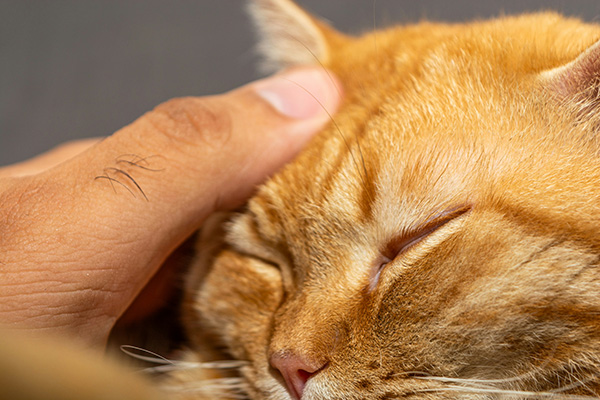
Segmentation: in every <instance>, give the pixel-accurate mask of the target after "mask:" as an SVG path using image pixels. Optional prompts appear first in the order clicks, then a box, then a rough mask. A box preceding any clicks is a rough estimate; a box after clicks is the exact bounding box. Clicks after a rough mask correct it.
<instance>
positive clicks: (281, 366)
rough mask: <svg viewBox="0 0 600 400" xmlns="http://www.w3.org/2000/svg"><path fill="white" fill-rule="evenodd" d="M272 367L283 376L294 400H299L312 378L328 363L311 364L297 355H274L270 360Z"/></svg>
mask: <svg viewBox="0 0 600 400" xmlns="http://www.w3.org/2000/svg"><path fill="white" fill-rule="evenodd" d="M269 362H270V364H271V366H272V367H273V368H275V369H277V370H279V372H281V375H282V376H283V379H284V380H285V384H286V386H287V389H288V392H289V393H290V395H291V396H292V398H293V399H294V400H299V399H300V398H301V397H302V393H303V392H304V386H305V385H306V382H307V381H308V380H309V379H310V377H311V376H313V375H315V374H316V373H317V372H319V371H320V370H322V369H323V368H324V367H325V365H326V363H322V362H309V361H307V360H305V359H304V358H302V357H301V356H298V355H295V354H289V353H288V354H277V353H276V354H273V355H272V356H271V358H270V359H269Z"/></svg>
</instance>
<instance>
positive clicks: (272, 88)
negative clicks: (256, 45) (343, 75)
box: [256, 68, 340, 120]
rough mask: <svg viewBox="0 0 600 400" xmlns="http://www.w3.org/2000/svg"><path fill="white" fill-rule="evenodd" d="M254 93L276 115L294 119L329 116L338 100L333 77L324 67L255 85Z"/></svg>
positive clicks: (283, 74) (289, 74)
mask: <svg viewBox="0 0 600 400" xmlns="http://www.w3.org/2000/svg"><path fill="white" fill-rule="evenodd" d="M256 85H257V86H256V93H257V94H258V95H259V96H260V97H262V98H263V99H264V100H265V101H267V102H268V103H269V104H271V106H272V107H273V108H274V109H275V110H277V111H278V112H279V113H281V114H283V115H285V116H287V117H289V118H294V119H301V120H306V119H315V118H321V117H324V116H328V115H330V114H332V113H333V112H334V111H335V110H336V108H337V105H338V103H339V100H340V89H339V87H338V86H337V82H336V80H335V78H334V77H333V75H331V74H330V73H329V72H328V71H327V70H325V69H324V68H302V69H295V70H292V71H288V72H284V73H282V74H279V75H275V76H273V77H271V78H267V79H265V80H263V81H260V82H257V83H256Z"/></svg>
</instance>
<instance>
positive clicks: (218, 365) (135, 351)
mask: <svg viewBox="0 0 600 400" xmlns="http://www.w3.org/2000/svg"><path fill="white" fill-rule="evenodd" d="M121 351H122V352H123V353H125V354H127V355H128V356H130V357H132V358H135V359H137V360H140V361H144V362H148V363H153V364H161V365H157V366H155V367H149V368H145V369H143V371H144V372H148V373H152V372H169V371H175V370H186V369H220V370H224V369H236V368H241V367H243V366H246V365H248V362H247V361H238V360H223V361H208V362H195V361H180V360H171V359H168V358H166V357H164V356H161V355H160V354H157V353H155V352H153V351H150V350H147V349H143V348H141V347H137V346H131V345H123V346H121ZM140 353H142V354H140ZM144 354H146V355H144Z"/></svg>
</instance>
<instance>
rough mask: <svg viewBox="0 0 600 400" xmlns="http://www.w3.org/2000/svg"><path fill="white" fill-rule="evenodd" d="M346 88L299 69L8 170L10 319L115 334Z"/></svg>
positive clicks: (5, 264)
mask: <svg viewBox="0 0 600 400" xmlns="http://www.w3.org/2000/svg"><path fill="white" fill-rule="evenodd" d="M340 93H341V91H340V88H339V85H338V83H337V81H336V80H335V78H333V77H332V76H331V75H330V74H329V73H328V72H327V71H325V70H323V69H318V68H312V67H310V68H309V67H306V68H300V69H294V70H291V71H287V72H284V73H283V74H280V75H276V76H274V77H271V78H268V79H265V80H262V81H258V82H254V83H252V84H249V85H246V86H244V87H242V88H239V89H236V90H233V91H231V92H229V93H226V94H223V95H217V96H210V97H203V98H197V97H189V98H180V99H174V100H170V101H168V102H166V103H163V104H161V105H159V106H158V107H156V108H155V109H154V110H152V111H150V112H148V113H146V114H144V115H143V116H142V117H140V118H139V119H137V120H136V121H134V122H133V123H132V124H130V125H128V126H126V127H124V128H122V129H120V130H119V131H117V132H115V133H114V134H113V135H111V136H108V137H106V138H103V139H88V140H83V141H78V142H74V143H70V144H66V145H63V146H60V147H58V148H57V149H55V150H53V151H51V152H49V153H47V154H45V155H42V156H39V157H36V158H34V159H32V160H29V161H26V162H23V163H20V164H16V165H12V166H8V167H4V168H1V169H0V207H1V210H2V211H1V212H0V279H1V281H2V287H1V289H0V325H1V326H4V327H6V328H9V329H16V330H26V331H28V332H32V333H34V334H40V335H43V334H46V333H49V334H50V333H51V334H59V335H67V336H69V337H73V338H77V340H79V341H81V342H83V343H85V344H87V345H90V346H92V347H98V346H103V345H104V344H105V342H106V339H107V337H108V334H109V333H110V330H111V328H112V327H113V325H114V324H115V322H116V321H117V319H118V318H119V317H120V316H121V315H122V314H123V313H124V312H125V311H126V309H127V308H128V307H129V306H130V304H131V303H132V302H133V301H134V299H135V298H136V296H137V295H138V294H139V293H140V291H142V289H143V288H144V287H145V286H146V285H147V283H148V282H149V281H150V279H151V278H152V276H153V275H154V274H155V273H156V272H157V271H158V270H159V268H160V266H161V265H162V264H163V262H164V261H165V259H166V258H167V257H168V256H169V254H171V253H172V252H173V251H174V249H176V248H177V247H178V245H180V244H181V243H182V242H183V241H184V240H185V238H187V237H188V236H189V235H191V234H192V233H193V232H194V231H195V230H196V229H198V227H200V226H201V225H202V222H203V221H204V219H205V218H206V217H207V216H208V215H209V214H210V213H212V212H214V211H216V210H229V209H232V208H235V207H238V206H240V205H241V204H243V202H244V201H245V200H246V199H247V198H248V196H250V195H251V194H252V192H253V191H254V189H255V187H256V186H257V185H258V184H259V183H260V182H262V181H263V180H264V179H266V178H267V177H268V176H269V175H271V174H273V173H274V172H275V171H276V170H277V169H278V168H280V167H281V166H282V165H283V164H285V163H286V162H287V161H289V160H291V159H292V158H293V157H294V156H295V155H296V154H297V153H298V151H299V150H300V149H301V148H302V147H303V146H304V145H305V144H306V142H307V141H308V140H309V139H310V138H311V137H312V135H313V134H314V133H316V132H317V131H318V130H320V128H322V127H323V125H324V124H326V123H327V122H328V121H329V120H330V114H331V113H333V112H334V111H335V110H336V108H337V106H338V104H339V102H340ZM147 307H150V308H151V307H152V305H150V304H149V305H147ZM136 308H138V309H139V306H138V307H136ZM142 308H143V306H142Z"/></svg>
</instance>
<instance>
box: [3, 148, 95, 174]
mask: <svg viewBox="0 0 600 400" xmlns="http://www.w3.org/2000/svg"><path fill="white" fill-rule="evenodd" d="M99 141H100V139H98V138H90V139H81V140H75V141H72V142H67V143H63V144H61V145H59V146H57V147H55V148H54V149H52V150H50V151H47V152H46V153H43V154H40V155H38V156H36V157H34V158H32V159H29V160H27V161H23V162H20V163H17V164H12V165H7V166H5V167H0V178H2V177H18V176H25V175H33V174H37V173H40V172H43V171H45V170H47V169H50V168H52V167H54V166H56V165H58V164H60V163H62V162H64V161H66V160H68V159H70V158H73V157H74V156H76V155H78V154H80V153H82V152H83V151H85V150H87V149H89V148H90V147H92V146H93V145H94V144H96V143H98V142H99Z"/></svg>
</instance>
